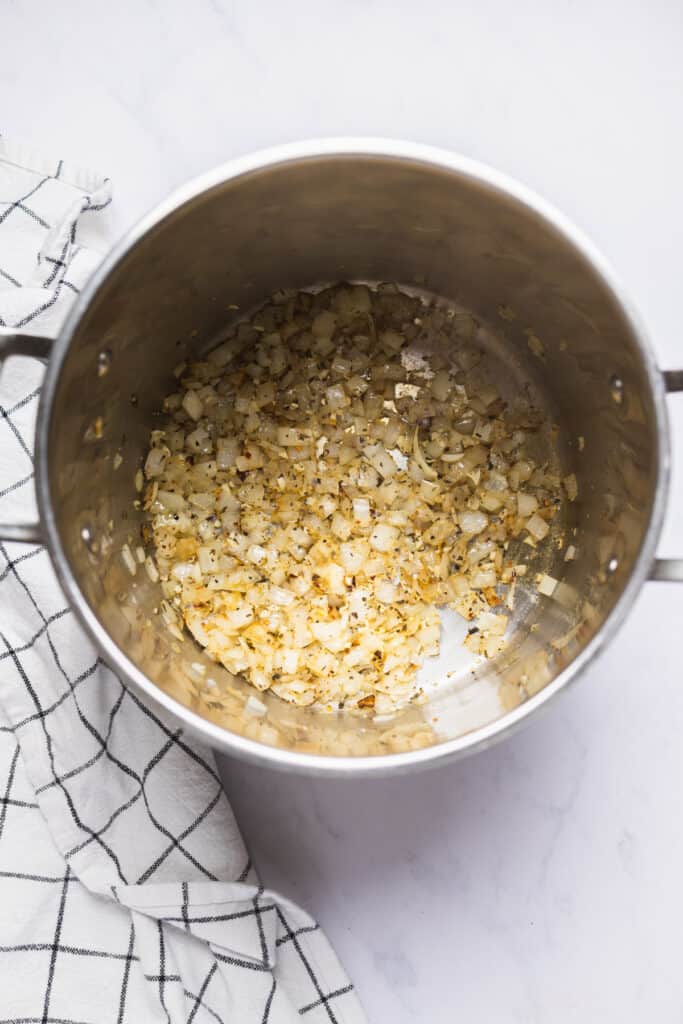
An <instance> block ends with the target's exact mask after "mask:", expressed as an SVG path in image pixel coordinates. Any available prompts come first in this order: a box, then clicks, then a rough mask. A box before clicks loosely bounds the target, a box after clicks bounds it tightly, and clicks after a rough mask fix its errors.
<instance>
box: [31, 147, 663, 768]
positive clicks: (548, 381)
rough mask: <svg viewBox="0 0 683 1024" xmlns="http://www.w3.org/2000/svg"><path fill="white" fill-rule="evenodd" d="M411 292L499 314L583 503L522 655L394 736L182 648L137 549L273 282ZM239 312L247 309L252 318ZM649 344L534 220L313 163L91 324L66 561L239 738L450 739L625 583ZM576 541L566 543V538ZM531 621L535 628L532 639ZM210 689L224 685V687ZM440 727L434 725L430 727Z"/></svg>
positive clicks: (184, 223)
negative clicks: (233, 333) (184, 406)
mask: <svg viewBox="0 0 683 1024" xmlns="http://www.w3.org/2000/svg"><path fill="white" fill-rule="evenodd" d="M337 280H362V281H370V282H372V281H396V282H399V283H401V284H403V285H406V286H410V287H413V288H418V289H421V290H425V291H427V292H430V293H436V294H437V295H440V296H444V297H446V298H447V299H449V300H452V301H454V302H457V303H458V304H460V305H461V306H464V307H466V308H467V309H469V310H471V311H472V312H473V313H474V314H475V315H476V316H477V317H478V318H480V319H481V321H482V325H483V326H482V338H487V339H488V343H490V344H494V345H497V346H498V351H499V353H500V360H501V366H503V367H505V375H507V372H508V367H509V368H510V379H514V380H515V381H520V382H522V381H527V380H528V381H529V382H530V384H531V386H532V387H534V388H535V389H537V390H539V391H540V392H541V393H542V394H543V396H544V402H545V404H546V406H547V408H548V409H549V410H550V412H551V415H552V418H553V420H554V422H556V424H557V425H558V427H559V433H558V440H557V443H558V444H559V445H560V447H561V459H562V462H563V465H564V467H565V468H566V471H567V472H570V471H574V472H576V475H577V478H578V482H579V497H578V499H577V501H576V502H575V503H574V504H573V505H571V506H570V510H569V514H570V516H571V521H570V522H569V523H568V524H565V526H566V528H567V530H572V529H576V535H575V540H574V544H575V547H576V549H577V557H576V559H575V560H574V561H571V562H565V561H564V549H563V550H559V549H553V550H552V551H550V552H549V553H546V554H545V556H544V557H543V560H542V562H538V563H537V564H535V567H536V568H538V567H542V568H543V569H544V570H546V571H548V572H549V573H551V574H552V575H554V576H555V577H556V578H558V579H559V580H560V581H561V582H560V586H559V587H558V588H557V590H556V592H555V594H554V595H553V597H552V598H546V597H539V595H538V594H537V592H536V590H535V587H534V584H533V573H532V574H530V576H529V578H528V580H527V581H526V583H525V584H524V585H523V586H522V587H520V595H521V596H520V600H521V604H520V611H519V612H518V613H516V617H515V622H514V630H515V633H514V636H513V638H512V642H511V643H510V644H509V646H508V648H507V650H506V651H505V652H503V654H501V655H500V656H499V657H498V658H497V659H496V660H495V661H494V662H492V663H489V664H487V665H485V666H483V667H481V668H479V669H477V670H476V678H473V677H472V676H471V674H470V675H469V676H468V679H469V681H470V683H471V684H472V685H470V686H465V685H464V683H463V681H462V679H458V680H456V681H455V682H454V684H453V685H452V686H450V687H445V688H444V689H442V690H440V691H439V693H438V695H437V696H436V697H435V698H434V700H433V702H432V704H431V705H430V706H429V707H428V708H427V709H426V710H425V709H411V710H410V711H407V712H405V713H403V714H402V715H401V716H399V718H398V719H397V720H395V721H392V722H390V723H374V722H373V721H371V720H368V719H367V718H352V717H350V716H349V714H348V713H345V714H344V715H341V716H338V717H336V716H335V717H334V718H323V716H321V715H319V714H315V713H312V712H310V711H306V710H305V709H298V708H293V707H291V706H289V705H284V704H283V703H282V702H281V701H279V700H278V699H277V698H275V697H272V698H268V699H267V700H266V703H267V707H268V712H267V714H266V716H265V718H261V719H259V720H255V719H253V718H249V717H247V716H245V715H244V713H243V709H244V703H245V700H246V697H247V696H248V694H249V693H250V692H251V691H250V688H249V687H248V686H247V685H246V684H245V683H244V682H243V681H242V680H239V679H234V678H233V677H232V676H230V675H229V674H228V673H227V672H226V671H225V670H223V669H221V668H220V667H218V666H216V665H215V664H213V663H210V662H208V660H206V659H205V658H204V656H203V655H202V654H201V652H200V651H199V650H198V648H197V647H196V645H195V644H194V642H193V641H192V640H191V639H190V638H189V637H188V638H186V639H185V640H183V641H182V642H180V641H179V640H177V639H175V638H173V637H172V636H170V635H169V633H168V632H167V630H166V629H165V627H164V626H163V624H162V623H161V621H160V619H159V617H158V615H157V614H156V613H155V609H157V608H158V606H159V602H160V594H159V592H158V589H157V587H156V586H154V585H153V584H152V583H151V582H150V581H149V580H148V579H147V577H146V575H145V574H144V572H143V571H142V569H140V570H139V571H138V572H137V573H136V576H135V577H134V578H132V579H131V577H130V575H129V573H128V572H127V571H126V569H125V567H124V565H123V562H122V559H121V555H120V551H121V546H122V544H123V543H124V542H126V541H130V542H131V543H132V546H133V547H134V546H135V545H137V544H138V543H140V525H141V524H140V515H141V513H140V511H139V510H136V509H135V508H134V505H133V502H134V499H135V498H136V497H137V495H136V493H135V490H134V485H133V478H134V475H135V472H136V470H137V469H138V467H139V466H140V464H141V460H142V457H143V452H144V450H145V446H146V442H147V439H148V436H149V431H150V428H151V426H153V424H154V421H155V416H157V415H158V410H159V408H160V405H161V401H162V398H163V397H164V395H165V394H167V393H168V392H169V391H171V390H173V377H172V370H173V367H174V366H175V365H176V364H177V363H178V362H180V361H181V360H182V359H183V358H184V357H185V356H186V355H187V354H188V353H189V352H192V351H195V350H197V349H198V348H201V347H206V346H207V345H208V344H209V343H210V342H211V340H212V339H216V338H217V337H219V336H220V334H221V333H222V332H224V331H225V329H226V326H227V325H228V324H229V323H230V322H232V321H234V320H235V318H236V317H239V316H242V315H243V314H244V312H248V311H249V310H250V309H252V308H254V307H255V306H257V305H258V304H260V303H261V302H262V301H264V300H265V299H266V298H267V297H268V296H269V294H271V293H272V292H273V291H275V290H276V289H278V288H282V287H295V288H304V287H309V286H312V285H315V284H316V283H319V282H330V281H337ZM235 307H239V308H238V309H235ZM649 396H650V391H649V388H648V383H647V379H646V374H645V371H644V368H643V364H642V358H641V355H640V351H639V347H638V344H637V342H636V339H635V338H634V336H633V334H632V331H631V328H630V326H629V324H628V322H627V321H626V319H625V318H624V316H623V315H622V312H621V310H620V307H619V306H618V304H617V302H616V301H615V299H614V297H613V296H612V294H611V292H610V291H609V289H608V288H607V287H606V286H605V285H604V284H603V283H602V282H601V280H600V279H599V278H598V277H597V276H596V274H595V272H594V271H593V270H592V268H591V267H590V265H589V264H588V263H587V262H586V260H585V258H584V257H583V256H582V255H581V254H580V253H579V252H578V251H577V250H576V249H575V248H574V247H573V246H572V245H571V244H570V243H569V242H568V241H567V240H566V239H564V237H563V236H561V235H560V234H559V233H558V232H557V231H556V229H554V228H553V227H552V226H550V225H549V224H548V223H547V222H545V221H544V220H543V219H542V218H540V217H539V215H538V214H537V213H535V212H534V211H533V210H532V209H530V208H529V207H527V206H525V205H524V204H522V203H521V202H519V201H518V200H516V199H512V198H510V197H509V196H508V195H507V194H505V193H502V192H500V191H498V190H496V189H494V188H493V187H491V186H489V185H486V184H483V183H481V182H480V181H478V180H475V179H474V178H472V177H469V176H467V175H465V174H462V173H456V172H453V171H450V170H445V169H443V168H439V167H436V166H433V165H427V164H424V163H418V162H414V161H410V160H407V159H406V160H399V159H395V158H391V159H390V158H387V157H382V158H380V157H374V156H335V157H319V158H315V159H312V158H311V159H302V160H298V161H291V162H286V163H282V164H279V165H275V166H272V167H270V168H268V169H264V170H259V171H253V172H251V173H249V174H245V175H243V176H242V177H238V178H235V179H233V180H230V181H228V182H226V183H223V184H221V185H218V186H216V187H214V188H212V189H210V190H209V191H208V192H205V193H204V194H202V195H200V196H199V197H197V198H194V199H190V200H188V201H187V202H186V203H184V204H183V205H181V206H180V207H179V208H177V209H175V210H174V211H173V212H171V213H169V214H168V215H167V216H165V217H164V218H163V219H162V220H161V221H160V222H159V223H157V224H156V225H155V226H154V227H152V228H151V229H150V230H149V231H148V232H147V233H146V234H145V235H144V236H143V237H142V238H141V239H140V241H139V242H138V243H137V244H136V245H135V246H134V247H133V248H132V249H130V250H129V251H128V252H126V253H124V254H123V255H122V256H121V258H120V259H119V261H118V263H117V264H116V265H115V266H114V268H113V270H112V272H111V273H110V274H109V276H108V277H107V279H106V280H105V281H104V283H103V284H102V285H101V287H100V288H99V290H98V292H97V294H96V295H95V297H94V299H93V301H92V302H91V303H90V305H89V307H88V308H87V310H86V311H85V314H84V316H83V317H82V319H81V321H80V323H79V325H78V328H77V330H76V332H75V335H74V337H73V340H72V344H71V347H70V349H69V352H68V354H67V356H66V357H65V359H64V362H63V364H62V366H61V369H60V372H59V379H58V383H57V388H56V394H55V402H54V405H53V408H52V418H51V422H50V424H49V446H48V449H49V450H48V452H47V453H46V454H47V457H48V459H49V473H50V489H51V494H52V500H53V503H54V506H55V510H56V517H57V526H58V530H59V533H60V536H61V540H62V545H63V548H64V550H65V553H66V556H67V559H68V562H69V564H70V566H71V569H72V571H73V573H74V575H75V577H76V579H77V581H78V584H79V586H80V588H81V589H82V591H83V594H84V595H85V598H86V600H87V601H88V603H89V604H90V606H91V608H92V609H93V610H94V612H95V614H96V615H97V617H98V619H99V621H100V623H101V625H102V627H103V629H104V630H106V631H107V633H109V634H110V636H111V637H112V638H113V639H114V640H115V641H116V643H117V644H118V645H119V646H120V647H121V649H122V650H123V651H124V652H125V654H126V655H127V657H128V658H129V659H130V660H131V661H132V662H133V663H134V664H135V665H136V666H137V667H138V668H139V669H141V670H142V672H144V673H145V674H146V675H147V676H148V677H149V678H150V679H151V680H153V681H154V682H155V683H156V684H158V685H159V686H160V687H162V688H163V689H164V690H166V691H167V692H169V693H171V694H172V695H173V696H174V697H176V698H177V700H178V701H179V702H180V703H182V704H184V705H186V706H189V707H192V708H193V709H194V710H196V711H198V712H199V713H200V714H201V715H203V716H204V717H206V718H209V719H211V720H213V721H216V722H219V723H220V724H222V725H224V726H225V727H226V729H228V730H232V731H236V732H241V733H246V734H247V735H251V736H253V737H255V738H259V739H262V740H263V741H264V742H277V743H279V744H281V745H284V746H287V747H291V748H293V749H299V750H307V751H315V752H322V753H345V752H349V753H368V752H370V753H381V752H387V751H392V750H398V749H405V748H406V747H410V746H411V745H412V746H416V745H421V744H425V743H432V742H438V741H441V740H444V739H448V738H451V737H453V736H455V735H459V734H461V733H463V732H466V731H469V730H471V729H473V728H475V727H476V726H478V725H481V724H483V723H484V722H485V721H489V720H491V719H493V718H496V717H498V716H500V715H503V714H504V713H505V710H506V709H508V708H510V707H511V706H513V705H514V704H515V703H517V702H519V701H520V700H523V699H525V698H527V697H528V696H530V695H532V694H533V693H535V692H536V691H537V690H538V689H539V688H541V687H542V686H544V685H545V684H546V683H547V682H548V681H549V680H550V679H552V678H553V677H554V676H555V675H556V674H557V672H558V671H560V670H561V669H562V668H564V667H565V666H566V665H568V664H569V663H570V662H571V661H572V659H573V658H574V657H576V655H577V654H578V653H579V652H580V650H581V649H582V647H583V646H584V645H585V644H586V643H587V642H588V640H589V639H590V638H591V636H592V635H593V634H594V633H595V631H596V630H598V629H599V628H600V626H601V624H602V623H603V621H604V619H605V617H606V615H607V614H608V613H609V611H610V609H611V608H612V607H613V605H614V603H615V601H616V600H617V598H618V596H619V594H620V593H621V591H622V589H623V587H624V585H625V583H626V582H627V580H628V578H629V575H630V572H631V569H632V566H633V562H634V559H635V558H636V556H637V554H638V551H639V549H640V546H641V543H642V540H643V537H644V534H645V531H646V529H647V525H648V522H649V517H650V512H651V503H652V495H653V493H654V490H655V484H656V479H657V474H658V465H657V441H656V423H655V415H654V410H653V408H652V405H651V400H650V397H649ZM565 546H566V545H565ZM532 624H533V625H534V629H533V630H532V629H531V628H530V627H531V626H532ZM207 679H210V680H211V681H212V685H209V686H208V687H207ZM435 718H436V719H438V723H437V724H435V723H434V721H433V720H434V719H435Z"/></svg>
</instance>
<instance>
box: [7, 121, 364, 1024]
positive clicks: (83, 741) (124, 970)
mask: <svg viewBox="0 0 683 1024" xmlns="http://www.w3.org/2000/svg"><path fill="white" fill-rule="evenodd" d="M110 201H111V192H110V185H109V182H108V181H107V179H106V178H102V177H101V176H100V175H97V174H94V173H91V172H86V171H82V170H79V169H77V168H75V167H72V166H70V165H69V164H67V163H65V162H63V161H61V160H59V161H57V160H55V161H46V160H44V159H42V158H41V157H38V156H36V155H35V154H34V153H32V152H30V151H29V150H27V149H26V148H25V147H21V146H16V145H12V144H10V143H7V142H5V141H3V140H2V138H0V327H1V328H3V329H4V328H17V329H20V330H23V331H26V332H31V331H34V332H36V333H40V334H55V333H56V332H57V330H58V329H59V326H60V324H61V322H62V320H63V318H64V316H65V313H66V311H67V309H68V306H69V304H70V302H71V301H73V299H74V298H75V296H76V295H77V294H78V292H79V290H80V288H81V287H82V285H83V283H84V282H85V280H86V279H87V277H88V275H89V274H90V273H91V271H92V270H93V268H94V267H95V266H96V265H97V262H98V260H99V258H100V257H99V256H98V255H97V253H96V251H95V250H94V249H93V248H92V245H93V244H97V234H98V231H99V232H100V233H101V231H102V226H103V219H104V218H106V214H103V211H105V210H106V208H107V207H108V205H109V203H110ZM100 244H101V241H100ZM39 382H40V370H39V368H38V367H37V366H36V364H35V363H34V362H31V361H29V360H12V361H11V362H10V363H9V364H8V365H7V366H6V367H5V368H4V372H3V379H2V386H1V388H0V522H2V521H4V522H8V521H11V520H12V519H15V518H17V517H23V518H26V517H27V516H28V517H29V518H30V517H31V513H32V490H33V488H32V482H31V481H32V476H33V453H32V433H33V418H34V415H35V410H36V405H37V400H38V395H39ZM296 1020H304V1021H307V1022H308V1024H335V1022H337V1024H363V1022H364V1021H365V1015H364V1013H363V1011H362V1009H361V1007H360V1004H359V1002H358V999H357V997H356V994H355V992H354V991H353V986H352V985H351V984H350V983H349V980H348V978H347V976H346V975H345V973H344V971H343V969H342V967H341V966H340V964H339V961H338V960H337V957H336V955H335V954H334V952H333V950H332V948H331V947H330V945H329V943H328V942H327V940H326V938H325V936H324V935H323V933H322V932H321V930H320V929H319V927H318V925H317V924H316V923H315V922H314V921H313V920H312V919H311V918H310V917H309V916H308V915H307V914H306V913H305V912H304V911H302V910H301V909H300V908H299V907H297V906H296V905H295V904H293V903H291V902H290V901H288V900H286V899H284V898H282V897H281V896H278V895H277V894H275V893H272V892H269V891H268V890H264V889H263V888H262V886H261V885H260V884H259V881H258V878H257V876H256V872H255V870H254V867H253V865H252V864H251V862H250V860H249V858H248V855H247V852H246V850H245V848H244V844H243V842H242V838H241V836H240V833H239V830H238V828H237V825H236V823H235V819H234V817H233V815H232V812H231V810H230V807H229V805H228V802H227V800H226V797H225V794H224V792H223V789H222V786H221V782H220V779H219V777H218V774H217V772H216V768H215V765H214V762H213V757H212V755H211V753H210V751H208V750H206V749H203V748H202V747H201V746H200V745H198V744H197V743H196V742H195V741H194V740H192V739H191V738H189V737H187V736H185V735H184V734H183V732H182V730H181V729H179V728H178V727H177V724H176V723H175V722H173V721H172V720H171V719H170V718H166V717H165V716H164V715H163V714H160V713H159V712H158V711H156V710H152V709H150V708H148V707H147V706H146V705H145V703H144V702H143V701H142V700H140V698H139V697H138V696H137V694H135V693H134V692H132V691H131V690H129V689H128V688H127V687H126V686H124V685H123V684H122V683H121V682H120V680H119V679H117V677H116V676H115V675H114V674H113V672H111V670H110V669H109V668H108V667H107V666H106V665H105V664H104V663H103V662H102V660H101V659H100V658H99V657H98V656H97V654H96V652H95V650H94V648H93V646H92V644H91V643H90V641H89V640H88V638H87V637H86V636H85V635H84V633H83V632H82V630H81V629H80V627H79V625H78V623H77V622H76V621H75V619H74V616H73V613H72V612H71V611H70V609H69V607H68V605H67V603H66V600H65V598H64V595H63V594H62V593H61V591H60V589H59V586H58V584H57V582H56V580H55V577H54V574H53V572H52V569H51V565H50V561H49V558H48V556H47V553H46V551H45V550H44V549H43V548H40V547H30V546H25V545H18V544H11V545H10V544H5V543H0V1024H9V1022H14V1024H19V1022H23V1024H31V1022H37V1024H39V1022H42V1024H155V1022H157V1021H158V1022H166V1024H180V1022H183V1024H191V1022H194V1024H205V1022H206V1024H216V1022H223V1024H228V1022H229V1024H266V1022H270V1024H287V1022H291V1021H296Z"/></svg>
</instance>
